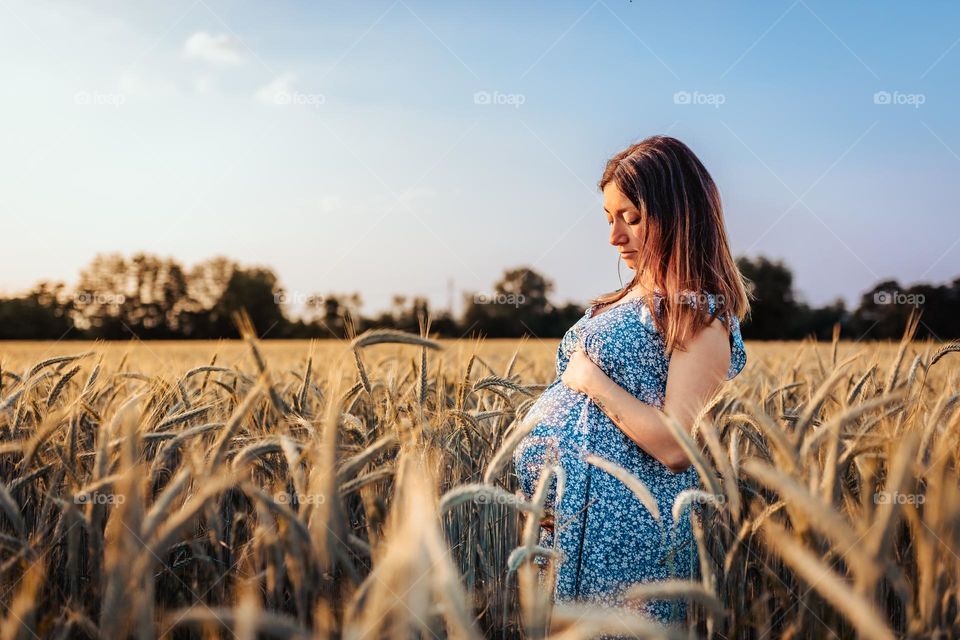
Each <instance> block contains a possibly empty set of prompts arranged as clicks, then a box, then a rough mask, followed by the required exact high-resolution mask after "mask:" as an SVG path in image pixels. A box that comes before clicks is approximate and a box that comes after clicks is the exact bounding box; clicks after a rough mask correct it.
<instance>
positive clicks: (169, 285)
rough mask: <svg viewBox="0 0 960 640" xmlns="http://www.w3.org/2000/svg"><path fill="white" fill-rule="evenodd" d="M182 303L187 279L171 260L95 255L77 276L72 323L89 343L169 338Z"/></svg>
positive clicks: (175, 329)
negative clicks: (88, 337) (95, 339)
mask: <svg viewBox="0 0 960 640" xmlns="http://www.w3.org/2000/svg"><path fill="white" fill-rule="evenodd" d="M186 300H187V278H186V276H185V275H184V273H183V270H182V268H181V267H180V265H179V264H177V263H176V262H175V261H174V260H172V259H162V258H158V257H156V256H151V255H148V254H145V253H137V254H135V255H134V256H133V257H132V258H131V259H130V260H127V259H126V258H124V257H123V256H122V255H120V254H109V255H98V256H96V257H95V258H94V260H93V261H92V262H91V263H90V264H89V265H88V266H87V267H86V268H84V269H83V270H82V271H81V272H80V280H79V283H78V284H77V287H76V291H75V296H74V305H73V307H74V320H76V322H77V324H78V325H79V326H82V327H84V328H85V329H87V330H88V332H89V333H90V334H91V335H92V336H94V337H102V338H123V337H131V336H136V337H139V338H142V339H149V338H170V337H175V336H177V335H178V334H179V320H178V314H179V313H180V311H181V310H182V308H183V305H184V302H185V301H186Z"/></svg>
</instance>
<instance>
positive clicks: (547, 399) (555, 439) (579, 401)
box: [513, 381, 584, 505]
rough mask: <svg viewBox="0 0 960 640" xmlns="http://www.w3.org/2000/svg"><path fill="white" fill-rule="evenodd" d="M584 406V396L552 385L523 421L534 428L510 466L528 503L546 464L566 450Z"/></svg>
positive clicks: (550, 494)
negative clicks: (527, 421) (513, 469)
mask: <svg viewBox="0 0 960 640" xmlns="http://www.w3.org/2000/svg"><path fill="white" fill-rule="evenodd" d="M583 405H584V396H583V395H582V394H579V393H577V392H576V391H574V390H572V389H570V388H569V387H567V386H566V385H564V384H562V383H560V382H559V381H555V383H554V384H553V385H551V386H550V387H548V388H547V390H546V391H544V392H543V394H542V395H541V396H540V398H538V399H537V401H536V402H535V403H534V405H533V406H532V407H531V408H530V411H529V412H528V413H527V415H526V417H525V420H530V421H535V422H536V425H535V426H534V427H533V429H532V430H531V431H530V433H528V434H527V435H526V436H524V437H523V439H521V440H520V443H519V444H518V445H517V448H516V449H515V450H514V452H513V462H514V467H515V469H516V473H517V479H518V480H519V482H520V489H521V491H522V492H523V494H524V496H525V497H526V498H527V499H528V500H529V499H531V498H532V497H533V493H534V491H536V488H537V481H538V480H539V478H540V472H541V470H542V469H543V466H544V464H546V463H547V461H558V460H560V458H561V451H560V449H561V447H564V446H566V444H568V443H567V440H568V435H569V434H570V433H571V432H572V428H573V426H574V425H575V423H576V421H577V419H578V418H579V416H580V414H581V411H582V409H583ZM554 485H555V481H554V482H551V488H550V490H549V491H548V494H547V504H548V505H550V504H552V503H553V500H554V497H555V496H554V491H555V486H554Z"/></svg>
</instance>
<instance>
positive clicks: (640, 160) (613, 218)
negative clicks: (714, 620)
mask: <svg viewBox="0 0 960 640" xmlns="http://www.w3.org/2000/svg"><path fill="white" fill-rule="evenodd" d="M599 187H600V189H601V190H602V191H603V198H604V210H605V211H606V218H607V222H608V224H609V225H610V236H609V242H610V244H612V245H613V246H614V247H615V248H616V250H617V251H618V252H619V254H620V256H621V258H622V259H623V261H624V262H625V263H626V264H627V266H628V267H629V268H630V269H632V270H634V271H635V273H634V276H633V279H632V281H631V282H630V283H629V284H628V285H627V286H626V287H623V288H621V289H618V290H617V291H615V292H613V293H609V294H606V295H603V296H600V297H599V298H597V299H595V300H592V301H591V304H590V306H589V307H588V308H587V310H586V312H585V313H584V315H583V317H582V318H580V319H579V320H578V321H577V322H576V324H574V325H573V326H572V327H571V328H570V329H569V330H568V331H567V332H566V334H565V335H564V337H563V339H562V341H561V343H560V346H559V348H558V350H557V362H556V372H557V378H556V379H555V380H554V381H553V382H552V383H551V384H550V385H549V386H548V387H547V389H546V390H545V391H544V392H543V394H542V395H541V396H540V398H539V399H538V400H537V402H536V403H535V404H534V405H533V407H531V409H530V412H529V413H528V414H527V421H525V423H524V424H526V425H528V427H527V428H531V427H530V426H529V425H533V426H532V429H531V431H530V432H529V433H528V434H527V435H526V436H525V437H524V438H523V439H522V440H521V441H520V443H519V445H518V446H517V448H516V450H515V451H514V454H513V460H514V464H515V468H516V473H517V476H518V478H519V481H520V491H521V492H522V493H523V494H524V496H525V497H526V498H528V499H529V498H531V497H532V495H533V493H534V490H535V488H536V486H537V480H538V478H539V475H540V472H541V470H542V469H543V468H544V466H545V465H549V464H552V465H557V466H559V467H560V468H561V469H562V470H563V472H564V476H565V482H564V484H563V490H562V491H558V487H557V483H556V479H554V480H553V482H551V486H550V489H549V491H548V495H547V507H548V508H547V517H545V518H544V519H543V520H542V521H541V523H540V524H541V530H540V544H541V545H542V546H544V547H548V548H554V549H555V550H556V551H558V552H560V553H559V554H558V559H557V560H555V562H557V565H556V569H557V571H556V585H555V587H554V599H555V600H556V601H561V600H567V601H569V600H579V601H587V602H593V603H600V604H604V605H611V606H630V607H635V608H636V607H639V610H640V611H641V612H643V613H645V614H646V615H648V616H650V617H652V618H654V619H656V620H659V621H661V622H664V623H675V622H679V621H681V620H682V619H683V618H684V617H685V615H686V606H685V603H683V602H682V601H674V602H671V601H667V600H651V601H649V602H647V603H645V604H644V605H635V604H632V603H626V602H624V598H623V591H624V590H625V589H626V588H627V587H629V586H630V585H632V584H635V583H640V582H650V581H655V580H663V579H667V578H674V579H691V578H692V579H696V577H697V568H698V552H697V548H696V541H695V540H694V537H693V531H692V527H691V524H690V517H691V513H690V510H691V508H693V507H692V506H691V504H689V503H688V504H687V506H686V507H685V508H684V509H683V511H682V512H681V513H679V514H677V515H678V517H677V519H676V521H675V520H674V517H673V513H672V510H673V507H674V501H675V499H676V497H677V495H678V494H680V493H681V492H682V491H684V490H685V489H691V488H697V487H698V485H699V478H698V475H697V472H696V470H695V469H694V467H693V466H691V463H690V460H689V459H687V457H686V456H685V454H684V452H683V450H682V449H681V447H680V446H679V444H678V443H677V441H676V439H675V438H674V437H673V436H672V435H671V433H670V431H669V429H668V428H667V427H666V425H664V424H662V423H661V421H660V420H659V419H658V416H657V412H658V411H662V412H663V413H665V414H667V415H668V416H671V417H673V418H675V419H676V420H677V421H678V423H679V424H680V425H681V426H682V427H683V428H684V429H685V430H686V431H687V432H688V433H690V430H691V429H692V426H693V422H694V419H695V417H696V415H697V413H698V412H699V411H700V409H701V408H702V407H703V406H704V404H705V403H706V402H707V401H709V400H710V399H711V397H712V396H713V394H714V393H715V392H716V391H717V390H718V388H719V386H720V385H721V384H722V382H723V381H724V380H730V379H731V378H733V377H734V376H736V375H737V374H738V373H740V371H741V370H742V369H743V367H744V365H745V364H746V359H747V354H746V350H745V349H744V344H743V339H742V338H741V335H740V319H741V318H743V317H744V315H745V314H746V313H747V312H748V311H749V308H750V307H749V300H748V297H747V292H746V289H745V287H744V283H743V279H742V277H741V275H740V273H739V271H738V270H737V267H736V264H735V263H734V261H733V258H732V257H731V254H730V248H729V246H728V243H727V237H726V232H725V230H724V223H723V212H722V208H721V204H720V195H719V192H718V191H717V187H716V185H715V184H714V182H713V180H712V178H711V177H710V174H709V173H708V172H707V170H706V169H705V168H704V166H703V164H701V162H700V160H699V159H698V158H697V157H696V156H695V155H694V153H693V152H692V151H691V150H690V149H689V148H688V147H687V146H686V145H685V144H683V143H682V142H680V141H679V140H676V139H675V138H670V137H666V136H655V137H651V138H647V139H646V140H643V141H642V142H640V143H637V144H634V145H632V146H630V147H629V148H627V149H625V150H624V151H622V152H620V153H618V154H617V155H616V156H614V157H613V158H611V159H610V161H609V162H608V163H607V166H606V169H605V170H604V172H603V177H602V178H601V180H600V183H599ZM588 455H594V456H597V457H599V458H604V459H606V460H608V461H610V462H614V463H616V464H617V465H619V466H621V467H623V468H625V469H626V470H627V471H628V472H630V473H631V474H633V475H634V476H636V478H638V479H639V480H640V481H642V482H643V483H644V484H645V485H646V487H647V488H648V489H649V491H650V493H651V494H652V496H653V498H654V500H655V502H656V506H657V511H658V512H659V513H652V512H651V510H649V509H648V508H647V507H645V506H644V505H643V503H642V502H641V501H640V500H639V499H638V498H637V496H636V495H635V494H634V493H633V491H631V489H630V488H629V487H628V486H627V485H625V484H624V483H623V482H621V481H620V480H618V479H617V478H616V477H614V476H613V475H611V474H610V473H608V472H607V471H605V470H604V469H602V468H600V467H599V466H597V465H594V464H591V463H590V462H588V461H587V460H586V457H587V456H588ZM540 562H543V561H542V560H540Z"/></svg>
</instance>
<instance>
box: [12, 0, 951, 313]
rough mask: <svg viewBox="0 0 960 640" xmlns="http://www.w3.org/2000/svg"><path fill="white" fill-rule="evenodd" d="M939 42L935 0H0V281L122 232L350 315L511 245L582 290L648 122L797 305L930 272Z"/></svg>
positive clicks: (480, 285) (595, 272)
mask: <svg viewBox="0 0 960 640" xmlns="http://www.w3.org/2000/svg"><path fill="white" fill-rule="evenodd" d="M958 43H960V5H957V4H956V3H950V2H927V3H923V4H922V5H918V4H916V3H907V2H858V3H828V2H814V1H812V0H796V1H786V2H753V3H737V4H730V3H717V2H677V3H672V2H655V3H651V2H639V1H635V2H625V1H622V0H597V1H595V2H592V1H585V2H505V1H503V2H424V1H418V0H395V1H393V0H388V1H387V2H362V3H360V2H297V3H294V2H280V1H271V2H249V1H217V0H183V1H181V0H172V1H170V2H163V3H157V2H129V1H127V0H123V1H108V0H92V1H86V2H66V1H64V2H48V1H45V0H4V1H3V2H0V49H2V50H3V52H2V55H0V71H2V78H3V82H2V83H0V98H2V100H3V104H4V110H3V115H4V117H3V121H2V125H0V136H2V137H0V140H2V144H0V149H2V151H0V185H2V188H0V194H2V196H0V212H2V216H3V217H2V221H3V227H2V228H3V231H4V233H3V250H4V269H3V271H2V273H0V289H2V290H3V291H5V292H13V291H19V290H22V289H25V288H27V287H29V286H31V285H33V284H34V283H35V282H37V281H38V280H41V279H59V280H64V281H66V282H68V283H72V282H74V281H75V278H76V276H77V273H78V271H79V269H80V268H81V267H82V266H83V265H85V264H86V263H87V262H89V260H90V259H91V258H92V257H93V256H94V255H95V254H96V253H97V252H108V251H121V252H124V253H126V254H127V255H131V254H132V253H133V252H135V251H141V250H142V251H149V252H153V253H156V254H159V255H163V256H173V257H175V258H177V259H178V260H180V261H181V262H183V263H184V264H186V265H188V266H189V265H192V264H194V263H195V262H197V261H200V260H203V259H205V258H208V257H211V256H213V255H218V254H222V255H227V256H230V257H232V258H234V259H236V260H238V261H240V262H241V263H243V264H247V265H254V264H263V265H268V266H270V267H272V268H273V269H275V271H276V273H277V274H278V276H279V277H280V279H281V282H282V283H283V284H284V285H285V287H286V288H287V290H288V291H289V292H290V293H291V294H293V295H292V296H291V297H292V298H295V297H296V296H297V295H308V294H311V293H321V294H324V293H330V292H353V291H357V292H359V293H361V295H362V296H363V298H364V301H365V306H364V308H363V311H364V312H365V313H373V312H376V311H378V310H380V309H383V308H386V307H387V306H388V305H389V302H390V297H391V295H392V294H394V293H403V294H408V295H426V296H428V297H429V298H430V300H431V302H432V304H433V305H434V306H437V307H445V306H447V304H448V300H449V289H450V286H451V282H452V286H453V287H454V289H455V291H456V292H457V293H456V295H455V297H456V300H455V302H456V304H457V307H456V309H457V310H459V308H460V304H459V299H460V297H459V292H460V291H488V290H489V288H490V286H491V285H492V283H493V282H494V281H495V280H496V279H497V278H498V277H499V276H500V275H501V273H502V272H503V270H504V269H505V268H508V267H513V266H519V265H528V266H532V267H533V268H535V269H537V270H539V271H541V272H542V273H544V274H545V275H546V276H547V277H548V278H550V279H551V280H553V282H554V283H555V292H554V297H555V299H556V300H557V301H561V302H562V301H567V300H570V301H575V302H578V303H583V302H585V301H586V300H587V299H588V298H589V297H591V296H593V295H596V294H598V293H600V292H605V291H609V290H612V289H614V288H616V287H618V286H619V283H620V280H619V278H618V274H617V256H616V254H615V252H614V249H613V248H612V247H610V245H609V244H608V241H607V238H608V236H607V225H606V222H605V218H604V213H603V210H602V198H601V195H600V193H599V191H598V190H597V188H596V182H597V180H598V179H599V177H600V173H601V172H602V170H603V166H604V164H605V161H606V160H607V159H608V158H609V156H611V155H612V154H614V153H616V152H617V151H619V150H620V149H622V148H623V147H625V146H626V145H628V144H630V143H632V142H635V141H638V140H640V139H642V138H644V137H646V136H648V135H652V134H662V133H667V134H669V135H673V136H676V137H678V138H680V139H681V140H683V141H684V142H686V143H687V144H688V145H689V146H690V147H691V148H692V149H693V150H694V151H695V152H696V153H697V154H698V155H699V156H700V158H701V160H703V162H704V164H705V165H706V166H707V168H708V169H709V170H710V172H711V173H712V175H713V177H714V179H715V180H716V182H717V183H718V185H719V187H720V190H721V195H722V197H723V201H724V205H725V215H726V224H727V229H728V234H729V238H730V242H731V247H732V249H733V252H734V254H735V255H741V254H746V255H750V256H756V255H759V254H763V255H766V256H768V257H771V258H776V259H783V260H784V261H785V262H786V263H787V264H788V265H789V266H790V267H792V269H793V270H794V273H795V276H796V278H795V282H796V286H797V289H798V290H799V292H800V294H801V295H802V297H804V298H805V299H806V300H807V301H808V302H810V303H812V304H823V303H827V302H829V301H831V300H833V299H834V298H836V297H842V298H844V299H846V300H847V302H848V303H851V304H855V302H856V300H857V299H858V297H859V295H860V294H861V293H862V292H863V291H865V290H867V289H868V288H869V287H871V286H872V285H873V284H875V283H876V282H877V281H879V280H881V279H887V278H897V279H899V280H900V281H901V283H902V284H912V283H915V282H918V281H933V282H945V281H948V280H950V279H952V278H954V277H956V276H958V275H960V215H957V213H958V211H957V206H956V202H955V197H954V193H955V185H956V182H957V181H956V177H957V175H958V173H960V155H958V154H960V122H958V119H957V117H956V106H955V105H956V104H957V102H958V97H960V96H958V82H957V79H958V70H960V44H958ZM878 92H879V96H877V94H878ZM620 273H621V274H622V276H623V278H624V281H626V280H627V278H628V277H629V274H630V273H629V271H628V270H627V269H626V267H625V266H622V267H621V270H620Z"/></svg>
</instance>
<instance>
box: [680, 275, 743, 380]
mask: <svg viewBox="0 0 960 640" xmlns="http://www.w3.org/2000/svg"><path fill="white" fill-rule="evenodd" d="M686 294H687V304H690V305H692V306H696V307H700V308H703V309H704V311H705V312H706V313H708V314H709V315H710V316H711V317H714V316H716V318H718V319H719V320H720V321H721V322H722V323H723V324H724V325H725V326H726V327H727V329H728V334H729V337H730V368H729V369H728V370H727V375H726V379H727V380H731V379H733V378H735V377H736V376H737V374H739V373H740V372H741V371H742V370H743V368H744V367H745V366H746V364H747V348H746V345H745V344H744V342H743V334H742V333H741V332H740V318H739V317H738V316H737V314H735V313H733V312H732V311H731V310H730V309H729V307H728V306H727V305H726V304H725V303H724V296H723V294H722V293H716V292H712V291H699V292H693V291H688V292H686Z"/></svg>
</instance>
